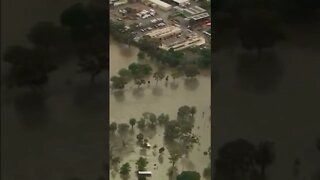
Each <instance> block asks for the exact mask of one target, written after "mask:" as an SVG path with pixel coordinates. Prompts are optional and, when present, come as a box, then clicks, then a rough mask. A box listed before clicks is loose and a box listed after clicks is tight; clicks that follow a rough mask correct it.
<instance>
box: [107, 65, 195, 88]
mask: <svg viewBox="0 0 320 180" xmlns="http://www.w3.org/2000/svg"><path fill="white" fill-rule="evenodd" d="M181 71H183V73H182V72H181ZM151 74H152V68H151V67H150V65H148V64H139V63H132V64H130V65H129V67H128V69H125V68H122V69H120V70H119V72H118V75H117V76H112V77H111V79H110V80H111V82H112V84H111V87H112V88H113V89H123V88H124V87H125V85H126V84H127V83H128V82H129V81H131V80H134V82H135V84H136V85H137V86H138V88H139V87H140V86H141V85H143V84H146V83H147V81H146V80H145V78H147V77H148V76H150V75H151ZM182 74H184V75H185V77H187V78H194V77H196V76H197V75H198V74H199V70H198V68H197V66H195V65H194V64H187V65H185V66H184V67H181V68H180V69H177V70H175V71H173V72H172V73H171V77H172V79H173V80H175V79H176V78H179V77H180V76H181V75H182ZM152 77H153V78H154V80H155V81H156V85H158V82H159V81H161V80H163V79H165V80H166V81H168V80H169V76H167V75H166V74H165V71H164V70H162V69H159V70H158V71H156V72H154V73H153V75H152ZM148 83H150V81H148Z"/></svg>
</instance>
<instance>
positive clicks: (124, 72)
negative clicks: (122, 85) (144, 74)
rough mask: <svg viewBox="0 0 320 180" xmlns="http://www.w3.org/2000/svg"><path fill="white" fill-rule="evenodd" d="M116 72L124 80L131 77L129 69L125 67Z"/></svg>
mask: <svg viewBox="0 0 320 180" xmlns="http://www.w3.org/2000/svg"><path fill="white" fill-rule="evenodd" d="M118 74H119V76H120V77H122V78H124V79H125V80H126V81H129V80H130V79H131V77H132V74H131V71H129V70H128V69H125V68H122V69H120V70H119V72H118Z"/></svg>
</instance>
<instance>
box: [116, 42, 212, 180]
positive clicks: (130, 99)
mask: <svg viewBox="0 0 320 180" xmlns="http://www.w3.org/2000/svg"><path fill="white" fill-rule="evenodd" d="M137 53H138V50H137V49H136V48H134V47H130V48H129V47H126V46H123V45H119V44H117V43H115V42H113V41H111V43H110V77H111V76H112V75H117V72H118V70H119V69H121V68H127V67H128V65H129V64H130V63H132V62H137ZM150 81H151V85H150V87H148V85H145V86H144V87H142V90H138V89H137V87H136V86H135V85H133V84H131V83H129V84H128V85H127V86H126V88H125V90H124V93H123V95H120V96H121V97H119V95H117V94H115V92H112V91H110V122H117V123H128V122H129V119H130V118H136V119H138V120H139V119H140V117H142V113H144V112H152V113H155V114H156V115H160V114H161V113H165V114H169V116H170V119H175V118H176V114H177V111H178V108H179V107H180V106H183V105H189V106H196V108H197V113H196V115H195V119H196V120H195V126H194V129H193V131H194V133H195V134H197V135H199V136H200V146H198V145H195V147H194V148H193V150H192V151H191V153H190V154H189V157H188V158H185V157H184V158H182V159H180V160H179V161H178V162H177V164H176V166H177V169H178V172H180V173H181V172H182V171H183V170H195V171H197V172H199V173H200V174H201V175H202V172H203V170H204V168H206V167H208V165H209V163H210V157H209V156H208V155H204V152H205V151H207V150H208V148H209V147H210V146H211V129H210V127H211V125H210V123H211V122H210V120H209V118H210V101H211V78H210V76H208V75H199V76H198V77H197V78H196V80H195V81H193V82H189V81H188V80H186V79H184V78H183V77H181V78H179V79H176V80H175V82H173V80H172V79H169V82H168V84H167V85H166V83H165V80H162V81H159V82H158V85H156V82H155V80H153V79H152V78H151V79H150ZM174 84H176V85H174ZM202 112H204V117H203V116H202ZM134 132H135V134H137V133H138V132H139V130H138V129H137V128H135V129H134ZM149 134H151V135H150V136H149V137H150V138H149V142H150V144H151V145H152V146H153V145H157V146H158V147H162V146H163V145H164V142H163V128H160V127H157V129H156V132H154V133H152V132H151V133H146V134H145V135H146V136H148V135H149ZM117 140H119V139H118V138H112V137H111V140H110V141H111V144H115V145H114V146H116V147H115V149H116V150H114V152H113V154H117V153H118V154H117V155H119V156H120V157H122V158H123V160H122V161H121V163H120V165H122V164H123V163H125V162H129V163H130V165H131V168H132V171H131V174H130V176H131V177H132V178H133V179H135V178H136V177H135V175H134V172H135V171H136V166H135V162H136V161H137V160H138V158H139V157H140V156H141V155H140V153H139V151H140V150H139V148H138V146H136V145H135V142H136V135H133V136H131V138H128V142H130V143H129V144H131V146H130V148H129V149H130V150H128V148H126V149H125V150H123V149H122V150H121V145H122V144H121V143H120V144H117ZM120 141H121V140H120ZM118 146H119V147H118ZM164 146H165V147H166V145H164ZM158 149H159V148H157V149H156V150H157V151H158ZM152 151H153V150H148V152H147V159H148V161H149V164H148V167H147V168H148V170H151V171H152V173H153V175H152V178H151V179H169V177H168V175H167V172H168V169H169V168H170V167H171V165H170V162H169V159H168V158H169V153H168V151H167V149H166V150H165V152H164V161H163V164H159V162H158V154H156V155H155V156H154V155H153V154H152ZM154 164H157V167H158V168H157V169H156V170H155V169H153V166H154ZM110 178H111V179H114V180H118V179H121V178H120V176H119V174H115V176H114V173H112V171H111V173H110Z"/></svg>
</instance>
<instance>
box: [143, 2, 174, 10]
mask: <svg viewBox="0 0 320 180" xmlns="http://www.w3.org/2000/svg"><path fill="white" fill-rule="evenodd" d="M147 1H148V2H150V3H152V4H153V7H157V8H158V9H161V10H163V11H169V10H171V8H172V6H171V5H170V4H168V3H166V2H163V1H160V0H147Z"/></svg>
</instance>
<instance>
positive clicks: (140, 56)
mask: <svg viewBox="0 0 320 180" xmlns="http://www.w3.org/2000/svg"><path fill="white" fill-rule="evenodd" d="M145 57H146V55H145V53H144V52H142V51H139V52H138V59H141V60H142V59H144V58H145Z"/></svg>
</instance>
